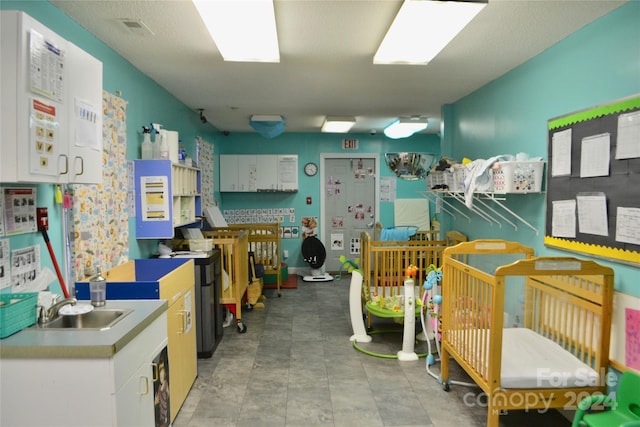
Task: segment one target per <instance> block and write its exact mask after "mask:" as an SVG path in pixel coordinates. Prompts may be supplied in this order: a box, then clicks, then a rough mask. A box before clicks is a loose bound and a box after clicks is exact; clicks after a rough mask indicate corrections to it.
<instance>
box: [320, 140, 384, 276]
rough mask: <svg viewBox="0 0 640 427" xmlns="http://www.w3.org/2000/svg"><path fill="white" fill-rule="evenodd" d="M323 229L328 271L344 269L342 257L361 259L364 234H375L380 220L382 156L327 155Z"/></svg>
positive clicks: (323, 167)
mask: <svg viewBox="0 0 640 427" xmlns="http://www.w3.org/2000/svg"><path fill="white" fill-rule="evenodd" d="M321 160H322V165H321V170H320V178H321V180H322V183H321V185H322V189H321V190H322V198H321V201H320V203H321V212H322V216H321V218H320V222H321V224H320V226H321V230H322V242H323V243H324V245H325V248H326V251H327V258H326V261H325V270H326V271H328V272H337V271H339V270H340V266H341V264H342V263H341V262H340V256H341V255H344V256H345V257H346V258H347V259H352V260H353V259H355V258H359V257H360V233H362V232H363V231H368V232H369V233H370V234H372V233H373V230H374V225H375V223H376V221H377V220H378V206H379V191H378V185H377V177H378V174H379V170H378V169H379V161H380V160H379V156H378V155H377V154H364V153H359V154H355V155H343V154H323V155H322V158H321Z"/></svg>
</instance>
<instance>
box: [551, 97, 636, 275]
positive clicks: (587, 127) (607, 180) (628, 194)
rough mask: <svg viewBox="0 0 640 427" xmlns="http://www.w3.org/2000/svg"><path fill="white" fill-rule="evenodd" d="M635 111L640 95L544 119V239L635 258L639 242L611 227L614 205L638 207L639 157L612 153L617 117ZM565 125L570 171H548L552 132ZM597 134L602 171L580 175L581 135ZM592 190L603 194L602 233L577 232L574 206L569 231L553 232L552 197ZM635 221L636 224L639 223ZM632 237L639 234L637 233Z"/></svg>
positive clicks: (624, 259)
mask: <svg viewBox="0 0 640 427" xmlns="http://www.w3.org/2000/svg"><path fill="white" fill-rule="evenodd" d="M635 111H640V95H634V96H632V97H629V98H625V99H623V100H618V101H615V102H612V103H610V104H606V105H601V106H597V107H593V108H590V109H587V110H584V111H580V112H576V113H571V114H568V115H565V116H562V117H558V118H555V119H551V120H549V122H548V157H547V158H548V165H549V167H548V168H547V209H546V227H545V238H544V243H545V245H547V246H550V247H556V248H559V249H566V250H570V251H576V252H582V253H585V254H588V255H593V256H597V257H602V258H606V259H610V260H613V261H618V262H624V263H629V264H632V265H637V264H640V244H637V243H638V242H637V240H636V239H634V238H631V239H629V238H628V237H627V238H625V240H632V241H633V242H632V243H630V242H625V241H619V240H618V239H616V227H617V226H618V225H620V224H618V223H617V218H618V215H617V213H618V208H623V210H626V212H629V211H632V212H637V210H636V209H640V158H639V157H633V158H626V159H616V149H617V141H618V140H617V138H618V119H619V118H620V116H621V115H625V116H624V117H628V114H629V113H633V112H635ZM634 117H635V116H634ZM567 129H570V130H571V153H570V158H571V167H570V172H569V173H568V174H567V175H564V176H552V167H551V165H553V160H554V159H553V149H552V141H553V138H554V135H556V134H557V133H558V132H562V131H565V130H567ZM597 135H604V136H605V138H606V137H608V138H609V144H610V147H609V149H610V153H609V154H610V158H609V168H608V174H607V175H606V176H596V177H581V173H580V170H581V164H580V162H581V159H582V156H583V154H584V153H582V151H581V149H582V145H583V141H584V140H585V138H587V139H588V138H590V137H594V136H597ZM567 139H568V138H567ZM634 144H640V134H636V135H635V137H634ZM594 194H595V195H598V196H599V197H601V196H602V195H604V196H605V200H606V222H607V229H608V232H607V235H597V234H590V233H581V229H580V226H579V219H578V209H577V208H576V211H575V215H576V218H575V223H576V225H575V237H558V236H554V235H553V232H552V230H553V228H552V227H553V206H554V203H553V202H554V201H571V200H577V199H578V198H579V197H581V196H588V195H594ZM582 200H584V199H582ZM600 200H601V199H600ZM625 208H626V209H625ZM621 212H622V211H621ZM620 223H621V224H622V221H620ZM637 226H638V227H639V228H640V224H638V225H637ZM632 228H633V227H632ZM625 232H626V233H627V235H629V234H628V233H629V232H631V233H632V234H633V233H634V232H636V233H640V232H637V231H634V230H633V229H632V230H629V229H627V230H626V231H625ZM635 237H636V238H638V239H640V235H638V234H636V236H635Z"/></svg>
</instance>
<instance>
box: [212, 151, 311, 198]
mask: <svg viewBox="0 0 640 427" xmlns="http://www.w3.org/2000/svg"><path fill="white" fill-rule="evenodd" d="M220 191H221V192H287V191H289V192H293V191H298V156H297V155H295V154H284V155H276V154H264V155H260V154H259V155H254V154H222V155H221V156H220Z"/></svg>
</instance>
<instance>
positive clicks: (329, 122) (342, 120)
mask: <svg viewBox="0 0 640 427" xmlns="http://www.w3.org/2000/svg"><path fill="white" fill-rule="evenodd" d="M355 124H356V119H354V118H353V117H327V118H326V119H324V124H323V125H322V132H327V133H347V132H349V131H350V130H351V128H352V127H353V125H355Z"/></svg>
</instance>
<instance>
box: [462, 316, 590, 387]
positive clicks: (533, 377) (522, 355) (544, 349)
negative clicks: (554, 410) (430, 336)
mask: <svg viewBox="0 0 640 427" xmlns="http://www.w3.org/2000/svg"><path fill="white" fill-rule="evenodd" d="M461 332H462V331H461ZM469 332H471V331H468V330H467V331H464V332H463V333H467V334H468V333H469ZM478 332H481V333H482V334H483V335H485V334H487V333H488V331H487V330H483V331H478ZM485 337H486V335H485ZM452 338H455V334H453V336H452ZM460 338H462V337H460ZM470 341H474V340H473V339H470V340H469V341H467V342H470ZM486 342H487V350H486V351H487V352H488V339H487V340H486ZM454 346H455V345H454ZM500 374H501V377H500V381H501V386H502V388H505V389H514V388H570V387H593V386H596V385H597V384H598V380H599V375H598V372H596V371H595V370H593V369H592V368H591V367H589V366H588V365H586V364H585V363H583V362H581V361H580V360H579V359H578V358H577V357H575V356H574V355H573V354H571V353H569V352H568V351H566V350H564V349H563V348H562V347H561V346H560V345H558V344H556V343H555V342H553V341H551V340H550V339H548V338H545V337H543V336H542V335H540V334H537V333H535V332H534V331H532V330H530V329H526V328H505V329H504V330H503V332H502V369H501V371H500Z"/></svg>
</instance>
